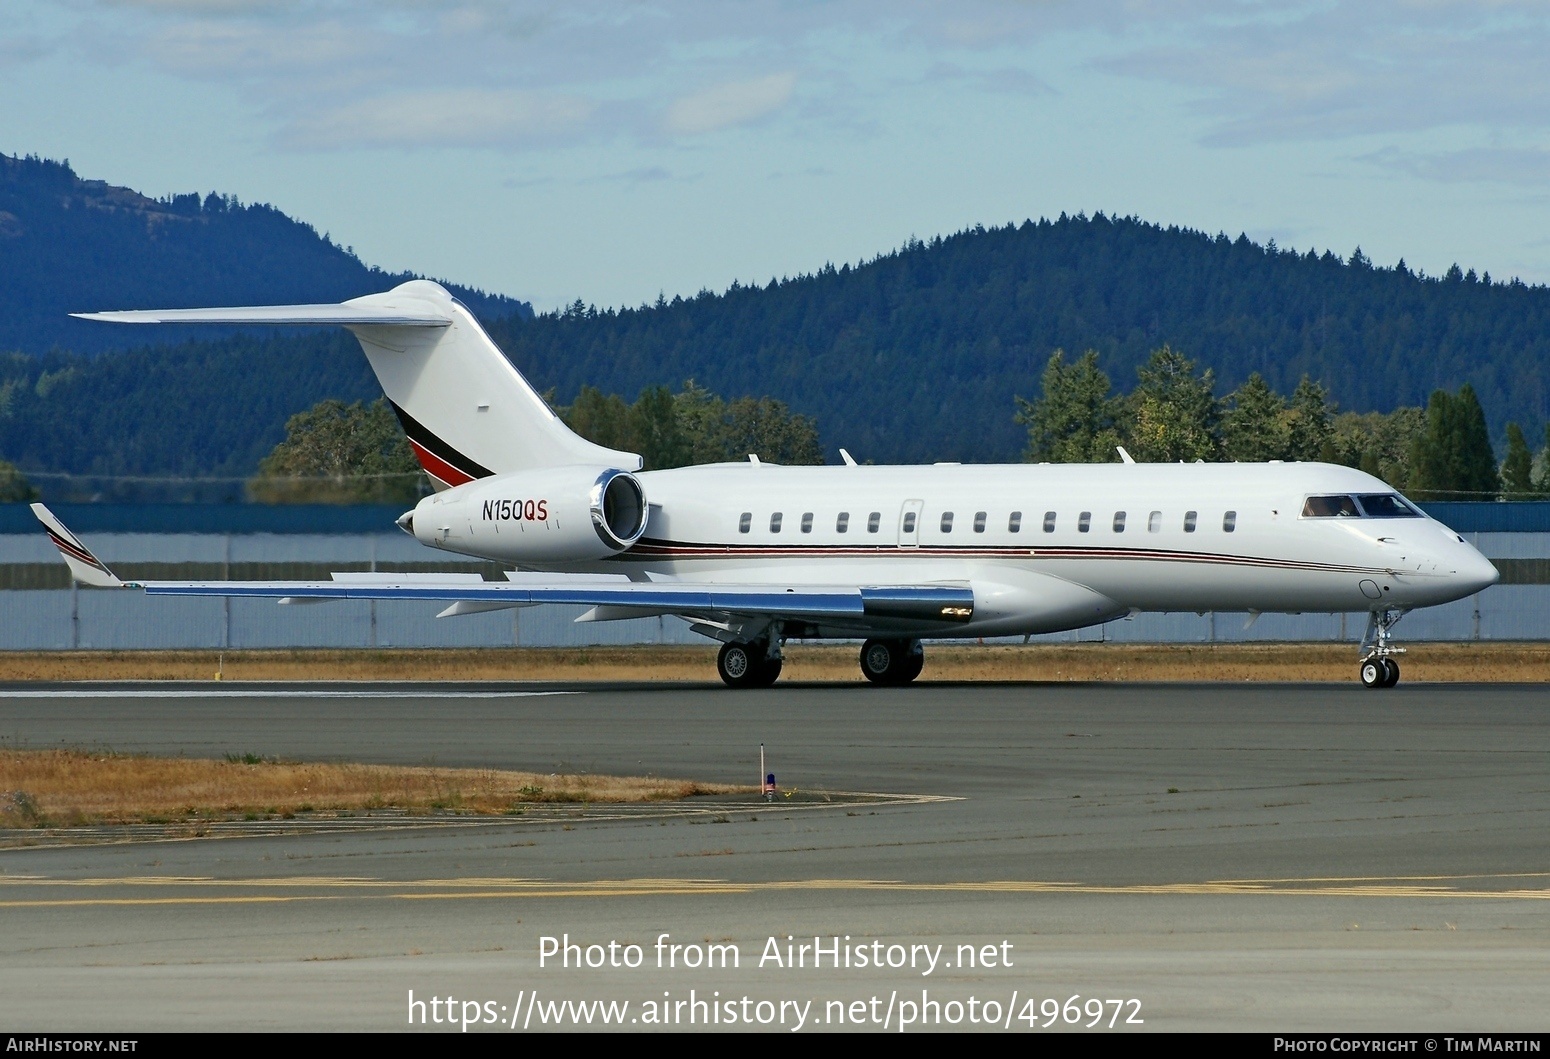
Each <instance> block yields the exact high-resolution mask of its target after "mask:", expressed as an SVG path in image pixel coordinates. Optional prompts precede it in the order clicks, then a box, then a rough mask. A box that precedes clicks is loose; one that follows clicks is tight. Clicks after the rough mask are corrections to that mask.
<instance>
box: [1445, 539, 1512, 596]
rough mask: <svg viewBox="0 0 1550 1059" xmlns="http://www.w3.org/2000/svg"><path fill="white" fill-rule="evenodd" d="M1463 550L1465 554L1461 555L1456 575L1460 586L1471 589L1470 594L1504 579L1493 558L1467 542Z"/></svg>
mask: <svg viewBox="0 0 1550 1059" xmlns="http://www.w3.org/2000/svg"><path fill="white" fill-rule="evenodd" d="M1462 550H1463V552H1464V554H1462V555H1460V556H1459V563H1458V570H1457V572H1456V573H1455V574H1454V577H1456V578H1457V579H1458V581H1459V584H1460V587H1463V588H1467V589H1468V590H1469V594H1470V595H1474V594H1475V593H1476V592H1479V591H1481V590H1482V589H1487V588H1490V587H1491V586H1492V585H1494V584H1496V582H1498V581H1500V580H1501V579H1502V574H1501V571H1500V570H1498V569H1496V567H1495V566H1494V565H1493V564H1492V563H1491V560H1489V559H1487V558H1486V557H1485V556H1483V555H1481V554H1480V553H1479V552H1477V551H1476V550H1475V549H1474V548H1472V547H1470V546H1469V545H1467V544H1466V545H1464V546H1463V548H1462Z"/></svg>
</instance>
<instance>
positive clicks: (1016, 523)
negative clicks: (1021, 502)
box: [1006, 511, 1023, 533]
mask: <svg viewBox="0 0 1550 1059" xmlns="http://www.w3.org/2000/svg"><path fill="white" fill-rule="evenodd" d="M1022 530H1023V513H1022V512H1021V511H1014V512H1012V517H1011V518H1009V519H1007V520H1006V531H1007V532H1008V533H1021V532H1022Z"/></svg>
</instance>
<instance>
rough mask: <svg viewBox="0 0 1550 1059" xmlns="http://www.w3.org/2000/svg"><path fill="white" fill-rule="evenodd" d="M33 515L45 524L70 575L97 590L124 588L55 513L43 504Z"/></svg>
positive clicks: (34, 506) (35, 505)
mask: <svg viewBox="0 0 1550 1059" xmlns="http://www.w3.org/2000/svg"><path fill="white" fill-rule="evenodd" d="M32 513H33V514H34V515H36V516H37V517H38V521H39V522H41V523H43V528H44V529H46V530H48V536H49V539H50V540H52V541H53V542H54V547H56V548H58V549H59V554H60V555H63V556H64V557H65V563H66V565H68V566H69V567H70V574H71V576H72V577H74V578H75V579H76V580H77V581H79V582H80V583H81V584H83V585H95V586H96V587H97V588H123V587H124V582H122V581H120V580H119V579H118V578H116V577H114V576H113V571H112V570H109V569H108V568H107V567H106V566H103V565H102V560H101V559H98V558H97V557H96V556H95V555H93V554H92V553H91V550H90V549H89V548H87V547H86V545H84V544H82V543H81V542H80V540H79V539H78V538H77V537H76V535H75V534H73V533H71V532H70V531H69V530H68V529H66V528H65V524H64V523H63V522H60V521H59V519H57V518H55V517H54V513H53V512H52V511H50V510H49V509H48V508H46V507H44V506H43V505H42V504H33V505H32Z"/></svg>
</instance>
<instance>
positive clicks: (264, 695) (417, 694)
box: [0, 688, 584, 702]
mask: <svg viewBox="0 0 1550 1059" xmlns="http://www.w3.org/2000/svg"><path fill="white" fill-rule="evenodd" d="M581 694H584V692H580V691H373V690H370V689H365V688H362V689H360V690H358V691H334V690H317V691H308V690H305V689H300V688H286V689H277V690H275V691H263V690H257V689H252V688H210V689H207V690H203V691H191V690H187V689H183V688H165V689H163V688H143V689H142V688H104V689H102V690H100V691H93V690H90V689H87V688H61V689H59V690H57V691H42V690H34V689H30V688H29V689H25V690H20V691H0V702H3V701H5V700H7V699H525V698H537V697H540V696H544V695H581Z"/></svg>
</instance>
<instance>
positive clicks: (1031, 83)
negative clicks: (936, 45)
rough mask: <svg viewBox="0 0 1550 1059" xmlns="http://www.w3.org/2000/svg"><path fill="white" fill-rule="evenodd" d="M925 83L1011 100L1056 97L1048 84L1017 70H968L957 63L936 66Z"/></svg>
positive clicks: (927, 76)
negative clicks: (954, 85) (953, 85)
mask: <svg viewBox="0 0 1550 1059" xmlns="http://www.w3.org/2000/svg"><path fill="white" fill-rule="evenodd" d="M925 80H926V81H939V82H948V83H957V84H961V85H966V86H968V87H969V88H971V89H975V90H978V91H981V92H996V93H1001V94H1005V95H1014V96H1049V95H1055V94H1056V92H1055V89H1054V87H1053V86H1051V85H1050V83H1049V82H1048V81H1046V80H1044V79H1043V78H1042V77H1039V76H1038V75H1037V74H1035V73H1032V72H1030V71H1028V70H1024V69H1022V68H1021V67H1017V66H998V67H994V68H991V69H985V70H981V69H968V68H965V67H964V66H962V65H961V64H959V63H945V62H944V63H937V64H936V65H934V66H932V67H931V69H929V70H927V71H926V75H925Z"/></svg>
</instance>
